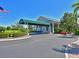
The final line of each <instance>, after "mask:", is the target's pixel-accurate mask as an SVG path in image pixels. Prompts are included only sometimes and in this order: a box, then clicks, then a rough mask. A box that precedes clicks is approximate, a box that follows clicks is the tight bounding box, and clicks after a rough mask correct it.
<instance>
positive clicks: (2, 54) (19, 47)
mask: <svg viewBox="0 0 79 59" xmlns="http://www.w3.org/2000/svg"><path fill="white" fill-rule="evenodd" d="M75 40H76V39H74V38H61V37H58V36H57V35H53V34H40V35H32V37H30V38H28V39H27V40H26V39H24V40H14V41H2V42H0V58H65V54H64V47H63V46H64V45H67V44H68V43H72V42H73V41H75Z"/></svg>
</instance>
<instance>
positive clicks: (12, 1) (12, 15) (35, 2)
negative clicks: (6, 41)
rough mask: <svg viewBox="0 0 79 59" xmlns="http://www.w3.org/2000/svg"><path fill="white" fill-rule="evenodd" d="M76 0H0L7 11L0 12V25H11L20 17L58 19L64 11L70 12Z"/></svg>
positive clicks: (0, 3)
mask: <svg viewBox="0 0 79 59" xmlns="http://www.w3.org/2000/svg"><path fill="white" fill-rule="evenodd" d="M75 1H76V0H0V6H2V7H3V8H4V9H7V10H9V11H10V12H9V13H0V25H11V24H15V23H16V22H17V21H19V19H20V18H24V19H31V20H36V19H37V17H38V16H41V15H42V16H47V17H49V18H52V19H60V18H61V17H62V16H63V13H64V12H72V10H73V9H72V7H71V6H72V4H73V3H74V2H75Z"/></svg>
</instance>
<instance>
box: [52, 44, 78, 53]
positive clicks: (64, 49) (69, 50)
mask: <svg viewBox="0 0 79 59" xmlns="http://www.w3.org/2000/svg"><path fill="white" fill-rule="evenodd" d="M52 50H54V51H56V52H60V53H68V54H79V48H72V47H69V46H67V45H63V46H62V48H61V49H59V48H52Z"/></svg>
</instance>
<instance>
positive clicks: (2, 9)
mask: <svg viewBox="0 0 79 59" xmlns="http://www.w3.org/2000/svg"><path fill="white" fill-rule="evenodd" d="M0 12H9V11H8V10H5V9H4V8H3V7H1V6H0Z"/></svg>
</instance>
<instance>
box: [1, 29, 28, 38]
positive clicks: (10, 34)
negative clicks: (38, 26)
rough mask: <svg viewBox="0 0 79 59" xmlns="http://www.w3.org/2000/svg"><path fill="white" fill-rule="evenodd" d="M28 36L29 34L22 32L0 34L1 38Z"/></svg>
mask: <svg viewBox="0 0 79 59" xmlns="http://www.w3.org/2000/svg"><path fill="white" fill-rule="evenodd" d="M26 34H27V33H26V32H23V31H20V30H15V31H5V32H0V38H8V37H19V36H24V35H26Z"/></svg>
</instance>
